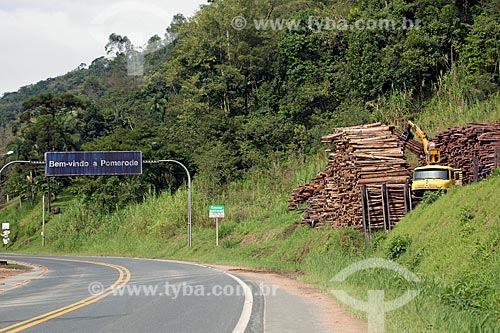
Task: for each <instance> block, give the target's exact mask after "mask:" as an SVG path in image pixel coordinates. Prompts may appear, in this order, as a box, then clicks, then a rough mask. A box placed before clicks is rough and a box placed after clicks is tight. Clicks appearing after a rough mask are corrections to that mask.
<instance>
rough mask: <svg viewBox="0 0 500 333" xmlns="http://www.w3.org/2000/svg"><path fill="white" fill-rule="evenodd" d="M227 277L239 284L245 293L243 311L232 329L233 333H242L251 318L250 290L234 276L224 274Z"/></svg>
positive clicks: (251, 301)
mask: <svg viewBox="0 0 500 333" xmlns="http://www.w3.org/2000/svg"><path fill="white" fill-rule="evenodd" d="M224 274H226V275H227V276H229V277H230V278H232V279H233V280H235V281H236V282H238V283H239V284H240V286H241V287H242V288H243V291H244V293H245V302H244V303H243V310H241V316H240V319H239V320H238V323H237V324H236V327H235V328H234V329H233V333H244V332H245V330H246V329H247V326H248V323H249V322H250V317H251V316H252V307H253V294H252V290H251V289H250V287H249V286H248V284H246V283H245V282H243V281H241V279H240V278H238V277H236V276H234V275H233V274H231V273H228V272H224Z"/></svg>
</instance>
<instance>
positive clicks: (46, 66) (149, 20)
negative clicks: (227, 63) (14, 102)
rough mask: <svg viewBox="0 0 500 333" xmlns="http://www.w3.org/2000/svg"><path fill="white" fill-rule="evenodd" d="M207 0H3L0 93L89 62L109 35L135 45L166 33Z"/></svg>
mask: <svg viewBox="0 0 500 333" xmlns="http://www.w3.org/2000/svg"><path fill="white" fill-rule="evenodd" d="M203 3H206V1H205V0H184V1H175V2H173V1H172V2H169V3H167V1H160V0H148V1H142V2H135V1H119V0H113V1H106V2H104V1H97V0H90V1H83V0H77V1H71V2H70V1H62V0H45V1H37V0H20V1H12V2H11V3H10V5H6V4H5V2H2V3H0V43H1V45H2V52H0V94H2V93H4V92H7V91H14V90H17V89H18V88H19V87H20V86H23V85H27V84H31V83H36V82H38V81H40V80H43V79H46V78H48V77H55V76H58V75H61V74H64V73H66V72H68V71H70V70H72V69H75V68H76V67H77V66H78V65H79V64H80V63H82V62H85V63H87V64H88V63H90V62H91V61H92V60H93V59H95V58H97V57H99V56H101V55H104V45H105V44H106V42H107V38H108V36H109V34H111V33H113V32H115V33H117V34H120V35H127V36H129V38H130V39H131V40H132V42H133V43H134V44H135V45H142V44H144V43H145V42H146V41H147V40H148V38H149V37H151V36H153V35H154V34H158V35H160V36H163V34H164V32H165V28H166V27H167V26H168V25H169V24H170V21H171V19H172V17H173V16H174V15H175V14H177V13H179V12H181V13H183V14H184V15H186V16H188V17H189V16H192V15H193V13H194V12H195V10H196V9H197V8H198V7H199V5H200V4H203Z"/></svg>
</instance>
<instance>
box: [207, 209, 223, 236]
mask: <svg viewBox="0 0 500 333" xmlns="http://www.w3.org/2000/svg"><path fill="white" fill-rule="evenodd" d="M208 216H209V217H210V218H211V219H215V235H216V236H215V245H217V246H219V219H220V218H221V219H223V218H224V206H210V209H209V215H208Z"/></svg>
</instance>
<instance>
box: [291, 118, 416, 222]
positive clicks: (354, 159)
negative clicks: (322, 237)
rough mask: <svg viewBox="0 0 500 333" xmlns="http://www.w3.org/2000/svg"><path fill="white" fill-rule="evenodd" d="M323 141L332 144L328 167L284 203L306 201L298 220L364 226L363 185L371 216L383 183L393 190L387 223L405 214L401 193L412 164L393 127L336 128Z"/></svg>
mask: <svg viewBox="0 0 500 333" xmlns="http://www.w3.org/2000/svg"><path fill="white" fill-rule="evenodd" d="M322 142H324V143H328V144H331V145H332V150H331V153H330V155H329V161H328V165H327V168H326V170H325V171H322V172H320V173H319V174H318V176H317V177H316V178H314V179H312V181H311V183H309V184H307V185H304V186H300V187H299V188H297V189H296V190H295V191H294V192H293V198H292V200H290V201H289V203H288V204H289V207H290V209H301V206H302V205H304V204H305V207H304V208H302V209H303V210H304V215H303V219H302V223H304V224H309V225H311V226H313V227H314V226H319V225H322V224H325V223H329V224H331V225H332V226H333V227H336V228H340V227H354V228H362V227H363V224H362V221H363V215H362V214H363V209H362V203H361V188H362V186H363V185H366V188H367V189H368V191H369V192H370V193H372V194H373V196H372V199H373V200H372V202H371V203H370V210H371V212H372V213H373V215H374V216H381V211H382V210H381V205H382V204H381V203H380V204H379V203H377V195H378V194H380V189H381V186H382V185H383V184H387V188H388V189H389V191H392V193H393V195H391V196H390V201H389V207H390V210H391V212H390V213H391V214H390V216H391V224H393V225H394V224H395V223H396V222H397V221H398V220H399V219H400V218H401V217H403V216H404V213H405V211H404V210H405V202H404V199H403V195H402V193H401V192H402V189H403V188H404V187H405V184H407V183H408V182H409V179H410V166H409V165H408V163H407V162H406V159H405V158H404V155H403V150H404V149H403V143H402V142H401V141H400V139H399V137H398V135H396V134H394V128H393V127H392V126H385V125H382V124H380V123H376V124H371V125H363V126H355V127H347V128H337V129H336V130H335V132H334V133H333V134H330V135H327V136H324V137H323V138H322ZM377 193H378V194H377ZM379 211H380V212H379ZM379 213H380V214H379ZM374 222H376V221H374Z"/></svg>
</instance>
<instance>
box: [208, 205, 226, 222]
mask: <svg viewBox="0 0 500 333" xmlns="http://www.w3.org/2000/svg"><path fill="white" fill-rule="evenodd" d="M209 217H210V218H211V219H216V218H224V206H210V210H209Z"/></svg>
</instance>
